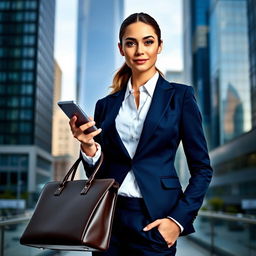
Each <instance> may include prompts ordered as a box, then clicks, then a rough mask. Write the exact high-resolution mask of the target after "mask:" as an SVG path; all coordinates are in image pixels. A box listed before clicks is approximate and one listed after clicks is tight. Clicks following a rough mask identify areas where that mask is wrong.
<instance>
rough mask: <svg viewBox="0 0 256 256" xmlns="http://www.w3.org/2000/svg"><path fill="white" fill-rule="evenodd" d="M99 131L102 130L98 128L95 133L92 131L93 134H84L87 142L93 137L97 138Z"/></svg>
mask: <svg viewBox="0 0 256 256" xmlns="http://www.w3.org/2000/svg"><path fill="white" fill-rule="evenodd" d="M101 131H102V129H101V128H99V129H98V130H96V131H94V132H90V133H88V134H86V135H85V136H86V138H87V139H88V140H91V139H93V138H94V137H95V136H97V135H98V134H100V133H101Z"/></svg>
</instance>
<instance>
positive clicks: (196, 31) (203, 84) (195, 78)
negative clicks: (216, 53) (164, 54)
mask: <svg viewBox="0 0 256 256" xmlns="http://www.w3.org/2000/svg"><path fill="white" fill-rule="evenodd" d="M209 4H210V0H205V1H200V0H191V1H190V5H191V6H190V12H191V13H190V19H191V21H190V26H191V28H190V30H189V31H190V32H191V41H192V70H191V72H192V74H191V77H192V85H193V87H194V88H195V91H196V95H197V101H198V104H199V107H200V110H201V113H202V118H203V126H204V131H205V135H206V139H207V141H208V143H209V145H210V113H211V104H210V102H211V97H210V82H209V40H208V37H209V28H208V26H209V16H208V10H209ZM185 61H186V60H185Z"/></svg>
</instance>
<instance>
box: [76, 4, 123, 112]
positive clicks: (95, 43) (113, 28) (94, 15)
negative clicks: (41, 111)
mask: <svg viewBox="0 0 256 256" xmlns="http://www.w3.org/2000/svg"><path fill="white" fill-rule="evenodd" d="M123 12H124V1H123V0H110V1H100V0H79V1H78V27H77V100H78V102H79V104H80V105H81V106H82V108H83V109H84V110H85V112H86V113H88V114H89V115H92V116H93V113H94V106H95V103H96V101H97V99H99V98H100V97H103V96H105V95H106V94H107V93H108V92H109V90H108V87H109V86H111V84H112V78H113V75H114V73H115V71H116V70H117V69H118V68H119V66H121V64H122V62H121V57H119V55H120V54H119V50H118V46H117V44H118V32H119V27H120V25H121V22H122V20H123Z"/></svg>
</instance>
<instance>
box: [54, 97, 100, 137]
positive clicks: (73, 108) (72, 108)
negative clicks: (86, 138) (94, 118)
mask: <svg viewBox="0 0 256 256" xmlns="http://www.w3.org/2000/svg"><path fill="white" fill-rule="evenodd" d="M57 104H58V105H59V107H60V108H61V109H62V110H63V112H64V113H65V114H66V115H67V116H68V117H69V119H71V118H72V117H73V116H76V117H77V121H76V126H77V127H79V126H81V125H82V124H85V123H88V122H90V121H91V120H90V119H89V117H88V116H87V115H86V114H85V113H84V111H83V110H82V109H81V107H80V106H79V105H78V104H77V103H76V102H75V101H73V100H71V101H59V102H58V103H57ZM96 130H97V127H96V126H95V125H94V126H92V127H90V128H88V129H86V130H85V131H84V133H86V134H88V133H91V132H94V131H96Z"/></svg>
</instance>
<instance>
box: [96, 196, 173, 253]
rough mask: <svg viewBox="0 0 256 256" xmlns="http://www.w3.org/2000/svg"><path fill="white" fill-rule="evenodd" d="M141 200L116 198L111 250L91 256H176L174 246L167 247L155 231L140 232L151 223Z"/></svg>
mask: <svg viewBox="0 0 256 256" xmlns="http://www.w3.org/2000/svg"><path fill="white" fill-rule="evenodd" d="M152 221H153V220H152V219H151V218H150V216H149V214H148V211H147V209H146V206H145V204H144V201H143V199H141V198H129V197H123V196H118V199H117V207H116V212H115V217H114V223H113V229H112V236H111V240H110V247H109V249H108V250H107V251H106V252H93V253H92V255H93V256H175V253H176V243H175V244H174V245H173V246H172V247H170V248H168V245H167V243H166V242H165V240H164V238H163V237H162V235H161V234H160V233H159V231H158V229H157V228H153V229H151V230H150V231H143V228H144V227H145V226H146V225H147V224H149V223H151V222H152Z"/></svg>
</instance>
